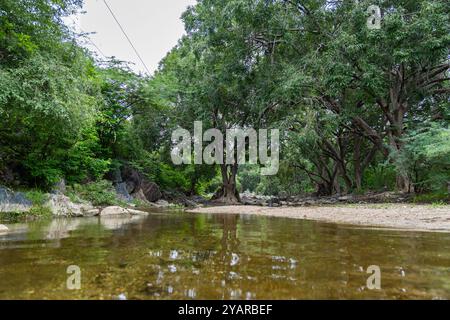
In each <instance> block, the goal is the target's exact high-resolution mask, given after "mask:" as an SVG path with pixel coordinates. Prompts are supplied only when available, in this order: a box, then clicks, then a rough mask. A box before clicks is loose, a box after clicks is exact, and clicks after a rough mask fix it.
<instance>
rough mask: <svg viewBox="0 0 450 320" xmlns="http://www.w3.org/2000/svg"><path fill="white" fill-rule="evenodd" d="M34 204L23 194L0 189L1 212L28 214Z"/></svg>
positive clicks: (3, 188)
mask: <svg viewBox="0 0 450 320" xmlns="http://www.w3.org/2000/svg"><path fill="white" fill-rule="evenodd" d="M32 206H33V203H32V202H31V201H30V200H28V199H27V198H26V197H25V194H23V193H22V192H14V191H12V190H10V189H8V188H5V187H0V212H28V211H30V210H31V207H32Z"/></svg>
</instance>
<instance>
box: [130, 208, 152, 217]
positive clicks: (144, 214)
mask: <svg viewBox="0 0 450 320" xmlns="http://www.w3.org/2000/svg"><path fill="white" fill-rule="evenodd" d="M127 211H128V212H129V213H130V214H131V215H132V216H148V215H149V213H148V212H145V211H140V210H135V209H127Z"/></svg>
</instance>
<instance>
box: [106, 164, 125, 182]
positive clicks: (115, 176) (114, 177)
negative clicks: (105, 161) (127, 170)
mask: <svg viewBox="0 0 450 320" xmlns="http://www.w3.org/2000/svg"><path fill="white" fill-rule="evenodd" d="M106 178H107V179H108V180H109V181H111V182H112V183H114V184H119V183H122V182H123V179H122V173H121V172H120V169H119V168H116V169H113V170H111V171H110V172H108V174H107V175H106Z"/></svg>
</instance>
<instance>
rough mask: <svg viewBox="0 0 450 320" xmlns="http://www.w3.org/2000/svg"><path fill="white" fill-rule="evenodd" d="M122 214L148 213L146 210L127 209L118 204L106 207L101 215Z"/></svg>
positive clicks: (138, 214)
mask: <svg viewBox="0 0 450 320" xmlns="http://www.w3.org/2000/svg"><path fill="white" fill-rule="evenodd" d="M122 215H131V216H145V215H148V213H147V212H145V211H140V210H134V209H127V208H122V207H118V206H111V207H106V208H104V209H103V210H102V211H101V213H100V216H102V217H106V216H122Z"/></svg>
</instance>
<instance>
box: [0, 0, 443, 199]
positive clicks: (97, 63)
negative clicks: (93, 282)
mask: <svg viewBox="0 0 450 320" xmlns="http://www.w3.org/2000/svg"><path fill="white" fill-rule="evenodd" d="M373 2H374V1H359V4H355V1H325V0H308V1H282V0H273V1H259V0H229V1H222V0H203V1H199V2H198V4H197V5H195V6H193V7H190V8H189V9H188V10H187V11H186V12H185V13H184V14H183V16H182V19H183V21H184V23H185V28H186V32H187V34H186V35H185V36H184V37H183V38H182V39H180V41H179V43H178V45H177V46H176V47H175V48H174V49H173V50H172V51H171V52H170V53H168V55H167V56H166V57H165V58H164V59H163V60H162V61H161V63H160V67H159V69H158V71H157V72H155V74H154V75H152V76H148V75H142V74H135V73H133V72H132V71H131V70H130V68H129V66H128V65H127V64H126V63H124V62H121V61H117V60H116V59H114V58H110V59H103V58H102V59H100V58H99V57H96V56H95V55H94V54H93V53H91V52H89V51H87V50H86V49H84V48H83V47H82V45H81V44H82V43H83V41H85V37H84V35H83V34H75V33H74V32H73V31H72V30H70V29H69V28H68V27H66V25H65V24H64V22H63V20H64V17H65V16H68V15H70V14H72V13H73V12H74V11H76V10H79V9H80V8H81V5H82V1H80V0H58V1H56V0H33V1H24V0H2V1H1V5H0V184H1V185H7V186H9V187H13V188H36V189H40V190H45V191H51V190H52V188H54V186H55V184H57V183H58V182H59V181H61V180H62V179H64V180H65V181H66V182H67V184H68V185H69V187H70V188H69V190H72V191H73V193H74V192H75V191H77V193H78V194H81V195H84V196H85V197H88V198H89V195H92V194H93V192H92V190H90V189H89V187H85V186H86V185H88V186H89V183H91V184H90V186H94V187H95V186H98V182H99V181H102V180H105V179H107V180H109V181H110V184H111V185H112V184H113V183H116V182H117V181H116V180H115V179H114V175H115V173H116V172H117V171H119V172H120V171H121V170H122V169H123V168H124V167H126V168H129V167H131V168H133V170H136V171H137V172H139V173H140V174H141V175H142V176H143V177H145V179H147V180H149V181H152V182H154V183H156V184H157V185H159V187H160V188H161V189H162V190H164V191H167V192H178V193H182V194H185V195H197V194H201V195H207V194H214V198H215V199H218V200H222V201H225V202H231V203H234V202H238V201H239V200H240V199H239V192H242V191H246V190H249V191H251V192H256V193H259V194H263V195H271V196H278V195H280V194H287V195H299V194H306V193H315V194H316V195H318V196H331V195H336V194H340V195H342V194H347V193H364V192H367V191H388V190H397V191H401V192H408V193H416V194H417V196H416V197H417V198H416V199H418V202H421V201H427V199H428V200H430V201H431V202H439V201H444V202H445V201H448V200H449V189H450V128H449V123H450V122H449V120H450V108H449V91H450V87H449V81H448V80H449V71H448V68H449V60H448V56H449V44H450V23H449V16H450V15H449V13H450V12H449V6H448V3H447V1H444V0H414V1H412V0H401V1H386V0H382V1H381V0H380V1H375V2H376V3H377V4H378V5H379V6H380V7H381V9H382V12H383V19H382V26H381V29H369V28H367V25H366V24H367V18H368V14H367V10H366V9H367V7H368V6H369V5H372V4H373ZM149 41H151V39H149ZM194 121H203V126H204V128H219V129H221V130H226V129H229V128H249V127H252V128H255V129H271V128H275V129H280V130H281V138H282V141H281V153H280V154H281V159H280V171H279V173H278V174H277V175H276V176H267V177H265V176H261V175H260V167H259V166H258V165H251V166H250V165H245V166H238V165H237V164H236V165H217V166H209V165H187V166H175V165H173V164H172V162H171V160H170V149H171V134H172V131H173V130H175V129H177V128H179V127H183V128H186V129H193V125H194ZM92 183H94V184H92ZM95 183H97V184H95ZM104 190H105V192H103V193H102V192H101V191H99V190H97V189H96V190H94V191H96V195H98V194H99V193H100V194H101V195H100V196H99V197H100V198H101V196H104V197H105V198H101V199H98V198H97V197H96V198H95V199H93V200H94V201H97V200H99V201H100V202H102V203H111V202H114V200H113V199H110V198H108V197H110V196H111V193H109V192H107V190H109V189H108V188H106V187H105V188H104ZM97 191H99V192H97ZM90 200H92V199H90Z"/></svg>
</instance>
